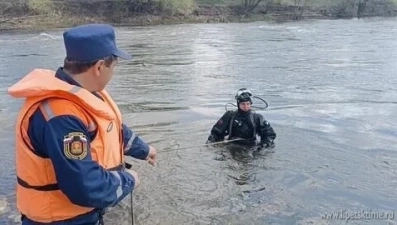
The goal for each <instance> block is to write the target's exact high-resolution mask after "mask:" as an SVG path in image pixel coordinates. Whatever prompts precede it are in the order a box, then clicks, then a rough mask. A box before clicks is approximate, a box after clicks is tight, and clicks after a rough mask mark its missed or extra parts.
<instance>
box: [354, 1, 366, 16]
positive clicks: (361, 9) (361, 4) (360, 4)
mask: <svg viewBox="0 0 397 225" xmlns="http://www.w3.org/2000/svg"><path fill="white" fill-rule="evenodd" d="M367 2H368V0H359V1H358V7H357V19H360V17H361V13H363V12H364V10H365V6H366V5H367Z"/></svg>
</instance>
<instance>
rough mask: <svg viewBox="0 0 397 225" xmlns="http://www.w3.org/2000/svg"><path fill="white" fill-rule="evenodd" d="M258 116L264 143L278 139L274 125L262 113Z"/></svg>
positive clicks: (260, 133) (259, 128)
mask: <svg viewBox="0 0 397 225" xmlns="http://www.w3.org/2000/svg"><path fill="white" fill-rule="evenodd" d="M257 116H258V132H259V136H260V137H261V142H262V143H263V144H268V143H272V142H273V141H274V139H276V132H274V129H273V127H272V126H271V125H270V123H269V122H268V121H266V120H265V118H264V117H263V116H262V115H261V114H257Z"/></svg>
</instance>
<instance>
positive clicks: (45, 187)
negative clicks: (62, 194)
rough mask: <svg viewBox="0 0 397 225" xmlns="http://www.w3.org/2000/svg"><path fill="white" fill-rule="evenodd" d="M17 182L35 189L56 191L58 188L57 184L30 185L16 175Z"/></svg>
mask: <svg viewBox="0 0 397 225" xmlns="http://www.w3.org/2000/svg"><path fill="white" fill-rule="evenodd" d="M17 182H18V184H19V185H21V186H22V187H24V188H29V189H35V190H36V191H57V190H59V187H58V184H46V185H42V186H32V185H30V184H28V182H26V181H24V180H22V179H21V178H20V177H18V176H17Z"/></svg>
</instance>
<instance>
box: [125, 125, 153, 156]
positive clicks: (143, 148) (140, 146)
mask: <svg viewBox="0 0 397 225" xmlns="http://www.w3.org/2000/svg"><path fill="white" fill-rule="evenodd" d="M122 129H123V139H124V154H125V155H128V156H131V157H134V158H137V159H142V160H145V159H146V158H147V156H148V154H149V145H148V144H147V143H146V142H145V141H144V140H143V139H142V138H141V137H139V136H138V135H137V134H135V133H134V132H133V131H132V130H131V129H130V128H128V127H127V126H126V125H125V124H123V125H122Z"/></svg>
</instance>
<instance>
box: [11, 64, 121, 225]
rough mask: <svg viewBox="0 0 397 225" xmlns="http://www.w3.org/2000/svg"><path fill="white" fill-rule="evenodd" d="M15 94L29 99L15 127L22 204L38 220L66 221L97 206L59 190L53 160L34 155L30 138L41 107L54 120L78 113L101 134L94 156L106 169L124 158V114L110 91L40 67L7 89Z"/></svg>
mask: <svg viewBox="0 0 397 225" xmlns="http://www.w3.org/2000/svg"><path fill="white" fill-rule="evenodd" d="M8 92H9V94H10V95H11V96H13V97H18V98H26V101H25V103H24V105H23V106H22V109H21V111H20V113H19V115H18V119H17V124H16V127H15V130H16V140H15V141H16V173H17V178H18V185H17V189H16V195H17V207H18V209H19V211H20V212H21V213H22V214H23V215H25V216H27V217H28V218H29V219H31V220H34V221H37V222H43V223H46V222H52V221H58V220H65V219H69V218H72V217H75V216H77V215H81V214H84V213H87V212H89V211H92V210H93V208H87V207H81V206H78V205H75V204H73V203H72V202H70V201H69V199H68V198H67V197H66V195H64V194H63V193H62V191H60V190H59V189H57V188H56V187H57V180H56V176H55V172H54V168H53V165H52V162H51V160H50V159H49V158H43V157H40V156H38V155H37V154H35V150H34V149H33V147H32V144H31V142H30V140H29V137H28V133H27V132H28V127H29V118H30V117H31V116H32V114H33V113H34V112H35V111H36V110H37V109H40V110H41V112H42V113H43V115H44V117H45V118H46V119H47V120H49V119H51V118H53V117H56V116H58V115H75V116H77V117H78V118H79V119H81V120H82V121H83V123H84V124H85V125H86V126H87V128H88V129H89V130H90V131H93V130H97V135H96V137H95V139H94V140H91V142H90V146H91V148H90V150H91V155H92V158H93V160H95V161H97V162H98V164H99V165H101V166H102V167H103V168H105V169H107V170H113V169H115V168H120V166H121V165H122V164H123V162H124V154H123V140H122V134H121V127H122V126H121V124H122V119H121V113H120V111H119V109H118V107H117V105H116V104H115V103H114V101H113V100H112V98H111V97H110V96H109V94H108V93H107V92H106V91H101V92H98V94H99V95H100V96H101V97H102V98H103V101H102V100H101V99H99V98H98V97H96V96H94V95H93V94H92V93H90V92H89V91H87V90H85V89H83V88H80V87H78V86H74V85H70V84H68V83H66V82H64V81H62V80H60V79H58V78H56V77H55V72H54V71H50V70H43V69H36V70H33V71H32V72H30V73H29V74H28V75H27V76H26V77H24V78H23V79H21V80H20V81H19V82H17V83H16V84H15V85H13V86H12V87H10V88H9V89H8Z"/></svg>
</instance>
